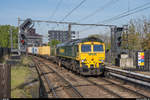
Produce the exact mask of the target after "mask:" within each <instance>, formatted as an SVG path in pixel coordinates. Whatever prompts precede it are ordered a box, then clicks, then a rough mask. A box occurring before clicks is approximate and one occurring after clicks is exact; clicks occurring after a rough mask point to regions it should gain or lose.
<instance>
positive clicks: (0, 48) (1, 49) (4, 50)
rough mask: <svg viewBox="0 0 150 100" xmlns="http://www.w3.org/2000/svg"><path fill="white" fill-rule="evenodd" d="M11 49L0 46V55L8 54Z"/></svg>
mask: <svg viewBox="0 0 150 100" xmlns="http://www.w3.org/2000/svg"><path fill="white" fill-rule="evenodd" d="M10 53H11V49H10V48H2V47H0V57H3V56H4V55H7V54H8V55H10Z"/></svg>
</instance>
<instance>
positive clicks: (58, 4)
mask: <svg viewBox="0 0 150 100" xmlns="http://www.w3.org/2000/svg"><path fill="white" fill-rule="evenodd" d="M61 3H62V0H59V1H58V3H57V5H56V8H55V10H54V11H53V12H52V14H51V16H50V19H52V18H53V17H54V16H55V14H56V12H57V10H58V8H59V6H60V4H61Z"/></svg>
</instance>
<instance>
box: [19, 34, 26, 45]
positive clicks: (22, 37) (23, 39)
mask: <svg viewBox="0 0 150 100" xmlns="http://www.w3.org/2000/svg"><path fill="white" fill-rule="evenodd" d="M25 38H26V37H25V35H24V34H21V41H20V42H21V43H22V45H25Z"/></svg>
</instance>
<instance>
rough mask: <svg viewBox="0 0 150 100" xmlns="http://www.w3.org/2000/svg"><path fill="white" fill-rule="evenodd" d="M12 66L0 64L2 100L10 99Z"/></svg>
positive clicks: (0, 92) (0, 96) (0, 93)
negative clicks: (3, 99)
mask: <svg viewBox="0 0 150 100" xmlns="http://www.w3.org/2000/svg"><path fill="white" fill-rule="evenodd" d="M10 74H11V70H10V65H8V64H0V98H10V91H11V88H10V84H11V82H10V77H11V75H10Z"/></svg>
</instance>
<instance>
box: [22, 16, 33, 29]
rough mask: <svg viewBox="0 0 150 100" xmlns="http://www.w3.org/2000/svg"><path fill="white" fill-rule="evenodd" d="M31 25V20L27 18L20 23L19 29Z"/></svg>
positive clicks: (27, 27)
mask: <svg viewBox="0 0 150 100" xmlns="http://www.w3.org/2000/svg"><path fill="white" fill-rule="evenodd" d="M31 25H32V20H31V19H30V18H28V19H26V20H25V21H24V22H23V23H22V24H21V25H20V29H21V30H22V31H25V30H28V29H29V28H30V26H31Z"/></svg>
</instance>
